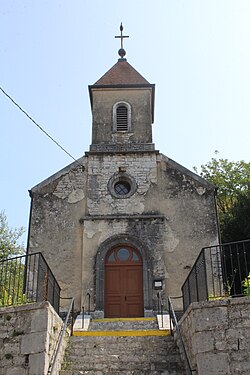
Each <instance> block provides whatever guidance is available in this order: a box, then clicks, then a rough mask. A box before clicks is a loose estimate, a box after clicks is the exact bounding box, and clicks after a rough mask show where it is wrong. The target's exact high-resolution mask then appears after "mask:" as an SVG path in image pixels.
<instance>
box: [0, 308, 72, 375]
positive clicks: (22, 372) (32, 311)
mask: <svg viewBox="0 0 250 375" xmlns="http://www.w3.org/2000/svg"><path fill="white" fill-rule="evenodd" d="M62 324H63V322H62V320H61V318H60V317H59V316H58V315H57V313H56V312H55V310H54V309H53V308H52V306H51V305H50V304H49V303H48V302H42V303H35V304H29V305H24V306H16V307H5V308H3V307H2V308H0V375H47V372H48V368H49V364H50V360H51V358H52V355H53V352H54V349H55V344H56V340H57V339H58V336H59V333H60V330H61V327H62ZM65 346H66V342H64V344H63V346H62V353H61V355H63V354H64V349H65ZM56 374H58V370H57V372H56Z"/></svg>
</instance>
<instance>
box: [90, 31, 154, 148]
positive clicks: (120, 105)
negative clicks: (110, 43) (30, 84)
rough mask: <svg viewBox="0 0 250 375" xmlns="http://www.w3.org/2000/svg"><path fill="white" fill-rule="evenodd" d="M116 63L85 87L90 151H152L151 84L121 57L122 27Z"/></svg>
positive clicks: (152, 106) (152, 98)
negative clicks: (90, 141) (88, 111)
mask: <svg viewBox="0 0 250 375" xmlns="http://www.w3.org/2000/svg"><path fill="white" fill-rule="evenodd" d="M120 31H121V35H120V36H116V38H120V40H121V48H120V49H119V51H118V54H119V59H118V61H117V63H116V64H115V65H114V66H113V67H112V68H111V69H110V70H108V71H107V72H106V73H105V74H104V75H103V76H102V77H101V78H100V79H99V80H98V81H97V82H96V83H95V84H94V85H91V86H89V94H90V102H91V109H92V144H91V146H90V151H93V152H98V151H99V152H112V151H113V152H117V151H136V150H138V151H153V150H154V144H153V143H152V123H153V121H154V91H155V85H154V84H150V83H149V82H148V81H147V80H146V79H145V78H144V77H143V76H142V75H141V74H140V73H138V72H137V71H136V70H135V69H134V68H133V67H132V66H131V65H130V64H129V63H128V62H127V59H126V58H125V57H124V56H125V55H126V51H125V50H124V48H123V39H124V38H128V36H124V35H123V26H122V24H121V26H120Z"/></svg>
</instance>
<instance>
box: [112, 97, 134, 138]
mask: <svg viewBox="0 0 250 375" xmlns="http://www.w3.org/2000/svg"><path fill="white" fill-rule="evenodd" d="M113 128H114V129H113V130H114V131H116V132H128V131H130V130H131V107H130V105H129V104H128V103H126V102H119V103H116V104H115V105H114V107H113Z"/></svg>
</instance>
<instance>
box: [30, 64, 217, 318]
mask: <svg viewBox="0 0 250 375" xmlns="http://www.w3.org/2000/svg"><path fill="white" fill-rule="evenodd" d="M127 74H128V75H127ZM114 77H115V78H114ZM114 79H115V81H114ZM107 82H108V84H107ZM124 82H125V83H124ZM133 82H134V83H135V84H134V83H133ZM104 83H105V84H104ZM90 97H91V105H92V113H93V138H92V145H91V146H90V151H89V152H87V153H86V154H85V156H84V157H82V158H81V159H79V160H78V162H75V163H73V164H71V165H69V166H68V167H66V168H64V169H63V170H61V171H60V172H58V173H57V174H55V175H54V176H52V177H50V178H49V179H47V180H45V181H43V182H42V183H40V184H39V185H37V186H35V187H34V188H33V189H32V190H31V197H32V206H31V220H30V230H29V246H28V252H29V253H32V252H37V251H41V252H42V253H43V254H44V256H45V258H46V260H47V262H48V264H49V265H50V267H51V269H52V271H53V272H54V274H55V276H56V278H57V280H58V282H59V284H60V286H61V289H62V296H63V297H75V299H76V306H77V309H78V310H79V309H80V308H81V305H82V302H83V299H84V295H85V294H86V292H87V291H90V292H91V296H92V298H91V303H92V310H98V311H103V309H104V288H105V285H104V284H105V269H104V261H105V255H106V254H107V252H108V250H109V249H110V248H111V247H112V246H115V245H118V244H123V245H130V246H133V247H135V248H137V249H138V250H139V251H140V253H141V255H142V259H143V295H144V310H145V314H146V310H154V309H155V307H156V293H157V291H156V290H154V288H153V282H154V280H159V279H160V280H162V283H163V292H164V294H165V295H172V296H178V295H180V293H181V291H180V288H181V285H182V283H183V281H184V280H185V278H186V276H187V274H188V272H189V270H190V268H191V267H192V265H193V263H194V261H195V259H196V257H197V255H198V253H199V252H200V250H201V248H202V247H203V246H209V245H213V244H215V243H218V235H217V233H218V232H217V217H216V209H215V197H214V196H215V190H214V187H213V186H212V185H210V184H208V183H207V182H206V181H205V180H203V179H202V178H200V177H199V176H197V175H195V174H194V173H192V172H191V171H189V170H187V169H186V168H184V167H182V166H181V165H179V164H178V163H176V162H174V161H173V160H171V159H169V158H168V157H166V156H164V155H163V154H160V153H159V152H158V151H156V150H155V149H154V144H153V143H151V142H152V122H153V112H154V111H153V108H154V85H151V84H149V83H148V82H147V81H146V80H145V79H144V78H143V77H141V76H140V75H139V73H138V72H136V71H135V70H134V69H133V68H132V67H131V66H130V65H129V64H128V63H126V61H120V62H118V63H117V64H116V65H115V66H114V67H113V68H111V70H110V71H109V72H108V73H107V74H106V75H104V76H103V77H102V78H101V79H100V80H99V81H98V82H97V84H95V85H92V86H90ZM120 102H126V103H128V105H129V108H130V109H131V119H130V118H129V119H128V121H130V120H131V126H130V125H129V128H128V131H114V129H115V127H114V121H115V120H114V117H115V116H114V108H116V104H117V103H120ZM119 181H122V182H125V184H127V185H128V186H129V192H128V194H125V195H119V194H118V193H117V192H116V189H115V187H116V183H117V182H119ZM179 308H181V305H179Z"/></svg>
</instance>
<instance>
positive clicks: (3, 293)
mask: <svg viewBox="0 0 250 375" xmlns="http://www.w3.org/2000/svg"><path fill="white" fill-rule="evenodd" d="M41 301H49V302H50V303H51V305H52V306H53V307H54V309H55V310H56V311H57V312H59V303H60V287H59V285H58V282H57V281H56V278H55V276H54V275H53V273H52V271H51V269H50V267H49V266H48V264H47V262H46V260H45V259H44V257H43V255H42V254H41V253H34V254H29V255H23V256H18V257H15V258H9V259H6V260H2V261H0V307H1V306H12V305H22V304H26V303H31V302H41Z"/></svg>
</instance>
